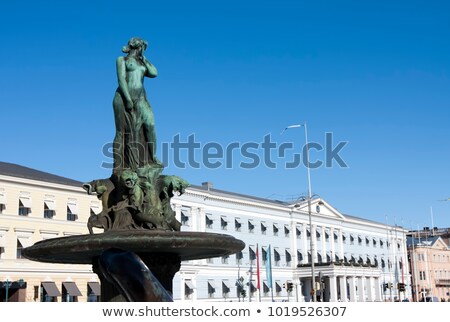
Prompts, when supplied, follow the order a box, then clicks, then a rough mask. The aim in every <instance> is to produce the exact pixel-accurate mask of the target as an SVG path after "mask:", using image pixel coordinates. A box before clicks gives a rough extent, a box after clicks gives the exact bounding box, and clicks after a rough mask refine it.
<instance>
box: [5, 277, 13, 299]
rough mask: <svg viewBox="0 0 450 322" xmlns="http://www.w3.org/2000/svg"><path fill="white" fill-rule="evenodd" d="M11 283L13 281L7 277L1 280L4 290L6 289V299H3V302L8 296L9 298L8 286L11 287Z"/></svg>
mask: <svg viewBox="0 0 450 322" xmlns="http://www.w3.org/2000/svg"><path fill="white" fill-rule="evenodd" d="M12 283H13V282H11V281H10V280H9V279H6V281H5V282H3V287H4V288H5V291H6V295H5V297H6V299H5V302H8V298H9V288H10V287H11V285H12Z"/></svg>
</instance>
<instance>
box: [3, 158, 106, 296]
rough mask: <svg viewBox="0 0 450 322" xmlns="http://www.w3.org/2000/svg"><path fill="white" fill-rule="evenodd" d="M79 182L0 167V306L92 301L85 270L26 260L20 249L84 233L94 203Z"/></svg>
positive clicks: (91, 277)
mask: <svg viewBox="0 0 450 322" xmlns="http://www.w3.org/2000/svg"><path fill="white" fill-rule="evenodd" d="M81 185H82V183H81V182H78V181H75V180H70V179H67V178H63V177H59V176H55V175H52V174H48V173H45V172H41V171H36V170H34V169H30V168H26V167H22V166H18V165H15V164H10V163H4V162H0V301H6V300H8V301H21V302H22V301H26V302H32V301H51V302H56V301H82V302H85V301H97V300H98V298H99V295H100V294H99V279H98V278H97V275H96V274H94V273H93V272H92V269H91V266H90V265H63V264H47V263H38V262H33V261H29V260H27V259H25V258H23V256H22V249H23V248H25V247H28V246H31V245H33V244H34V243H36V242H38V241H40V240H44V239H49V238H55V237H64V236H72V235H81V234H85V233H87V228H86V223H87V219H88V217H89V215H90V213H91V211H94V212H99V211H100V210H101V205H100V202H99V201H98V200H97V199H96V198H95V197H93V196H89V195H87V194H86V192H85V191H84V190H83V189H82V188H81Z"/></svg>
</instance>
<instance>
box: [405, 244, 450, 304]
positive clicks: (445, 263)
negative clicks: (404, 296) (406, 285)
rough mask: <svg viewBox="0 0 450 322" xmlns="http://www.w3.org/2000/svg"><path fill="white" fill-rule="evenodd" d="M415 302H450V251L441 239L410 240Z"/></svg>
mask: <svg viewBox="0 0 450 322" xmlns="http://www.w3.org/2000/svg"><path fill="white" fill-rule="evenodd" d="M408 259H409V263H410V267H411V276H412V282H411V285H412V294H413V299H414V301H427V302H428V301H444V300H445V301H450V248H449V246H448V245H447V244H446V243H445V242H444V240H443V239H442V238H441V237H439V236H429V237H420V238H418V237H414V236H411V237H408Z"/></svg>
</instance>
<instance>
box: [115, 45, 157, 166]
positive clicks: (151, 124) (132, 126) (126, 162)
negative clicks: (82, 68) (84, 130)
mask: <svg viewBox="0 0 450 322" xmlns="http://www.w3.org/2000/svg"><path fill="white" fill-rule="evenodd" d="M146 49H147V42H146V41H145V40H143V39H141V38H138V37H133V38H131V39H130V40H129V41H128V45H127V46H124V47H123V48H122V51H123V52H124V53H126V54H127V56H126V57H122V56H120V57H118V58H117V60H116V68H117V79H118V82H119V87H118V88H117V90H116V93H115V96H114V100H113V107H114V118H115V123H116V136H115V138H114V145H113V153H114V171H120V170H121V169H132V170H136V169H138V168H141V167H144V166H145V165H148V164H154V163H158V161H157V159H156V132H155V120H154V116H153V111H152V107H151V106H150V103H149V102H148V100H147V94H146V92H145V88H144V77H150V78H154V77H156V76H157V75H158V72H157V70H156V68H155V66H153V64H152V63H150V61H149V60H148V59H147V58H146V57H145V56H144V51H145V50H146Z"/></svg>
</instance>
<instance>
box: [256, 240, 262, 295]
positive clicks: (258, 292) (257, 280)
mask: <svg viewBox="0 0 450 322" xmlns="http://www.w3.org/2000/svg"><path fill="white" fill-rule="evenodd" d="M256 290H257V296H258V298H257V299H256V300H257V301H259V302H261V277H260V271H259V244H256Z"/></svg>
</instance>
